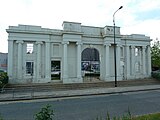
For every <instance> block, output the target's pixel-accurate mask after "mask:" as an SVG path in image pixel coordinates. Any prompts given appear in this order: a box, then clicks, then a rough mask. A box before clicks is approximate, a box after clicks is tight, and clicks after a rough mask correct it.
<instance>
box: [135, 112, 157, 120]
mask: <svg viewBox="0 0 160 120" xmlns="http://www.w3.org/2000/svg"><path fill="white" fill-rule="evenodd" d="M132 120H160V113H154V114H147V115H142V116H138V117H135V118H133V119H132Z"/></svg>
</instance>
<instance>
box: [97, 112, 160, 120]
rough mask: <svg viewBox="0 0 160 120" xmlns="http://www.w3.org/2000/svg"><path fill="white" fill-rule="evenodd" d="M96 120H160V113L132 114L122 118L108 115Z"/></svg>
mask: <svg viewBox="0 0 160 120" xmlns="http://www.w3.org/2000/svg"><path fill="white" fill-rule="evenodd" d="M95 120H160V113H153V114H147V115H142V116H137V117H135V116H132V115H131V114H130V113H128V114H126V115H123V116H121V117H113V118H112V119H111V118H110V115H109V114H108V113H107V117H106V118H102V117H97V118H96V119H95Z"/></svg>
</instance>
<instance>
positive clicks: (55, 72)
mask: <svg viewBox="0 0 160 120" xmlns="http://www.w3.org/2000/svg"><path fill="white" fill-rule="evenodd" d="M60 77H61V62H60V61H51V80H60Z"/></svg>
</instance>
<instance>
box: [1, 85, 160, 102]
mask: <svg viewBox="0 0 160 120" xmlns="http://www.w3.org/2000/svg"><path fill="white" fill-rule="evenodd" d="M149 90H160V84H152V85H136V86H121V87H109V88H108V87H106V88H104V87H97V88H83V89H69V90H65V89H47V88H46V89H32V88H30V89H20V90H17V89H5V90H4V91H2V92H0V102H5V101H20V100H33V99H49V98H62V97H77V96H91V95H105V94H116V93H126V92H138V91H149Z"/></svg>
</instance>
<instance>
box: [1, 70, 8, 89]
mask: <svg viewBox="0 0 160 120" xmlns="http://www.w3.org/2000/svg"><path fill="white" fill-rule="evenodd" d="M7 83H8V76H7V73H6V72H1V73H0V88H2V87H3V86H4V85H6V84H7Z"/></svg>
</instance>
